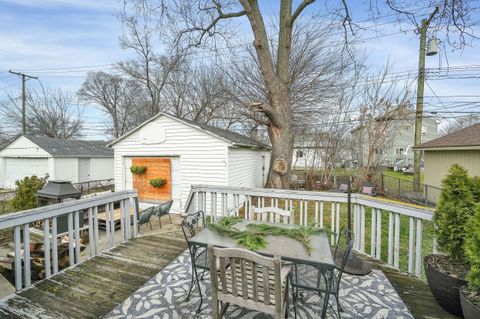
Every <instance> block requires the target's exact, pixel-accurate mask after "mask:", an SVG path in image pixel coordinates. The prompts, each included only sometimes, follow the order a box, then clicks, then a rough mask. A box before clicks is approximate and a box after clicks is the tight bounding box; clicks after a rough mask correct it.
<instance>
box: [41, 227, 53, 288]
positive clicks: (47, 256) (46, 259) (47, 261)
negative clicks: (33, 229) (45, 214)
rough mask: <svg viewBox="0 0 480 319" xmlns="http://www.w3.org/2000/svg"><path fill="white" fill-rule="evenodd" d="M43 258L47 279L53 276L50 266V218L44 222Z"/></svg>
mask: <svg viewBox="0 0 480 319" xmlns="http://www.w3.org/2000/svg"><path fill="white" fill-rule="evenodd" d="M43 257H44V263H45V277H46V278H48V277H50V276H51V275H52V269H51V265H50V221H49V219H48V218H45V219H44V220H43Z"/></svg>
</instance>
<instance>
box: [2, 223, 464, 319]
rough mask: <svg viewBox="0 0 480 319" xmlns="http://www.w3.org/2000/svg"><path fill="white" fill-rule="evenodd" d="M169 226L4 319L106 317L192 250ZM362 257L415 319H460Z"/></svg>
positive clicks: (7, 308) (35, 290)
mask: <svg viewBox="0 0 480 319" xmlns="http://www.w3.org/2000/svg"><path fill="white" fill-rule="evenodd" d="M175 219H177V218H175ZM166 226H167V227H164V229H162V230H157V232H159V233H158V234H154V235H146V236H144V237H140V238H137V239H135V240H133V241H131V242H128V243H127V244H123V245H121V246H119V247H116V248H114V249H113V250H111V251H109V252H104V253H102V254H101V255H100V256H98V257H95V258H93V259H90V260H88V261H86V262H84V263H81V264H80V265H78V266H76V267H74V268H71V269H67V270H65V271H63V272H61V273H59V274H56V275H54V276H52V277H51V278H49V279H46V280H43V281H41V282H39V283H37V284H36V285H35V286H34V287H32V288H30V289H26V290H23V291H21V292H20V293H18V294H16V295H14V296H13V297H10V298H7V299H4V300H3V301H0V318H13V319H14V318H65V319H68V318H101V317H103V316H104V315H106V314H107V313H109V312H110V311H111V310H112V309H113V308H115V307H116V306H117V305H118V304H120V303H121V302H123V301H124V300H125V299H126V298H127V297H128V296H130V295H131V294H132V293H133V292H134V291H135V290H137V289H138V288H139V287H140V286H142V285H143V284H144V283H145V282H147V281H148V279H150V278H151V277H152V276H154V275H155V274H156V273H157V272H159V271H160V270H161V269H162V268H163V267H164V266H166V265H167V264H168V263H170V262H171V261H172V260H173V259H174V258H175V257H176V256H178V255H179V254H180V253H181V252H182V251H184V250H185V249H186V245H185V241H184V239H183V236H182V234H181V231H180V228H179V226H178V220H175V221H174V224H168V223H167V224H166ZM362 258H364V259H366V260H368V261H369V262H371V263H372V264H373V266H374V268H376V269H380V270H382V271H383V272H384V273H385V275H386V276H387V277H388V279H389V280H390V281H391V282H392V284H393V286H394V287H395V289H396V290H397V292H398V294H399V295H400V297H401V298H402V299H403V300H404V302H405V303H406V305H407V306H408V308H409V309H410V311H411V313H412V314H413V315H414V317H415V318H422V319H427V318H428V319H437V318H438V319H440V318H442V319H443V318H447V319H450V318H457V317H455V316H453V315H450V314H449V313H447V312H445V311H444V310H443V309H441V308H440V306H438V304H437V303H436V302H435V300H434V298H433V296H432V294H431V293H430V289H429V288H428V286H427V284H426V283H425V282H424V281H422V280H420V279H417V278H415V277H412V276H409V275H406V274H404V273H401V272H399V271H397V270H394V269H392V268H390V267H386V266H385V265H384V264H383V263H381V262H378V261H376V260H372V259H370V258H368V257H365V256H364V255H362Z"/></svg>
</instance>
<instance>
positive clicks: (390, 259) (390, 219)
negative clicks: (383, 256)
mask: <svg viewBox="0 0 480 319" xmlns="http://www.w3.org/2000/svg"><path fill="white" fill-rule="evenodd" d="M388 264H389V265H390V266H393V213H392V212H388Z"/></svg>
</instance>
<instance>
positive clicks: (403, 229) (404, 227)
mask: <svg viewBox="0 0 480 319" xmlns="http://www.w3.org/2000/svg"><path fill="white" fill-rule="evenodd" d="M253 200H254V201H253V203H254V205H255V204H256V199H255V198H254V199H253ZM265 206H270V200H269V199H268V198H265ZM279 206H280V208H285V207H284V201H283V200H280V201H279ZM293 207H294V220H295V224H299V223H300V201H298V200H294V201H293ZM319 207H320V206H319ZM331 207H332V205H331V203H330V202H324V204H323V228H325V229H327V230H330V229H331V221H332V211H331ZM347 209H348V205H347V204H346V203H344V204H340V227H342V226H347V223H348V210H347ZM319 210H320V208H319ZM388 216H389V213H388V211H382V237H381V238H382V242H381V260H382V261H384V262H387V261H388ZM319 218H320V213H319ZM352 218H353V209H352ZM307 223H308V224H313V223H315V204H314V203H313V202H309V203H308V216H307ZM352 223H353V220H352ZM371 225H372V209H371V208H369V207H366V208H365V253H367V254H369V255H370V249H371V238H372V237H371V231H372V226H371ZM409 228H410V227H409V218H408V217H407V216H400V254H399V256H400V263H399V264H400V270H402V271H405V272H406V271H407V270H408V241H409V238H408V237H409ZM433 235H434V229H433V223H432V222H429V221H424V222H423V244H422V257H423V256H425V255H428V254H431V253H432V252H433V237H434V236H433ZM357 240H359V239H358V238H357ZM422 278H424V273H423V259H422Z"/></svg>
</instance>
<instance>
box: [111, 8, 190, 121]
mask: <svg viewBox="0 0 480 319" xmlns="http://www.w3.org/2000/svg"><path fill="white" fill-rule="evenodd" d="M135 13H137V14H135V15H131V14H129V13H128V11H127V10H123V11H122V12H121V14H120V19H121V21H122V26H123V29H124V32H123V34H122V37H121V38H120V44H121V47H122V48H123V49H126V50H130V51H132V52H133V53H134V54H135V58H134V59H131V60H128V61H123V62H120V63H118V68H119V69H120V70H121V71H122V72H123V73H125V74H126V75H128V76H129V77H130V78H131V79H133V80H135V81H137V82H138V83H139V84H141V85H142V86H143V87H144V89H145V92H146V93H147V95H148V98H149V102H148V104H147V105H146V106H147V114H149V115H150V116H154V115H155V114H157V113H158V112H161V111H165V110H164V106H163V104H162V93H163V91H164V89H165V87H166V86H167V84H168V83H169V77H170V74H171V72H173V71H175V70H176V69H177V68H178V67H179V65H180V64H181V63H182V61H183V58H184V57H183V55H182V54H180V53H178V52H177V53H175V54H172V55H171V56H167V55H161V54H158V53H157V52H156V51H155V49H154V45H153V42H154V39H152V38H153V36H154V35H155V32H156V30H157V29H156V28H154V26H152V25H151V24H152V23H153V22H152V20H151V19H149V15H148V12H146V11H138V10H135Z"/></svg>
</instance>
